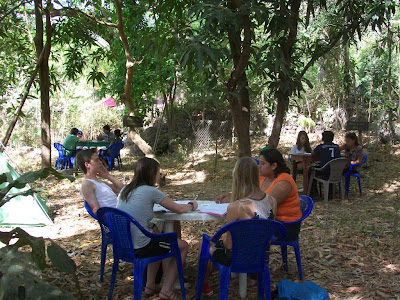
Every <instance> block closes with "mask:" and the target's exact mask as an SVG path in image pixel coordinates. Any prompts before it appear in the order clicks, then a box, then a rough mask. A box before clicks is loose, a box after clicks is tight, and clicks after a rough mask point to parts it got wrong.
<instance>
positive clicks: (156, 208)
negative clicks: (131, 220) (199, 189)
mask: <svg viewBox="0 0 400 300" xmlns="http://www.w3.org/2000/svg"><path fill="white" fill-rule="evenodd" d="M189 202H190V200H179V201H175V203H177V204H188V203H189ZM153 211H154V212H171V211H170V210H169V209H166V208H165V207H164V206H162V205H160V204H155V205H154V207H153Z"/></svg>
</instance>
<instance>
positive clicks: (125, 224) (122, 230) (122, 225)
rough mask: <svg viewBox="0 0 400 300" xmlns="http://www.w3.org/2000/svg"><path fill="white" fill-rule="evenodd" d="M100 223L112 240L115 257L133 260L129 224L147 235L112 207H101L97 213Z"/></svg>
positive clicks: (138, 225) (123, 213)
mask: <svg viewBox="0 0 400 300" xmlns="http://www.w3.org/2000/svg"><path fill="white" fill-rule="evenodd" d="M97 217H98V219H99V221H100V223H101V224H102V225H104V226H107V227H108V228H109V230H110V233H111V236H112V238H113V251H114V253H115V255H116V256H117V257H119V258H120V259H123V260H127V261H131V260H133V259H135V252H134V248H133V242H132V234H131V224H132V225H134V226H136V227H138V228H139V229H140V231H142V232H143V233H144V234H145V235H148V234H149V233H148V232H147V231H146V230H145V229H144V228H143V227H142V226H141V225H140V224H139V223H138V222H137V221H136V220H135V219H134V218H133V217H132V216H130V215H129V214H127V213H126V212H124V211H122V210H119V209H117V208H113V207H101V208H99V210H98V211H97Z"/></svg>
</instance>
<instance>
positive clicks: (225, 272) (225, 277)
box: [219, 267, 231, 300]
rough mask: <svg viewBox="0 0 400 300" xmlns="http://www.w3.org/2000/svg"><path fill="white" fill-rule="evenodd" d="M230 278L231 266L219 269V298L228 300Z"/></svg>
mask: <svg viewBox="0 0 400 300" xmlns="http://www.w3.org/2000/svg"><path fill="white" fill-rule="evenodd" d="M230 280H231V268H226V267H224V268H221V269H220V270H219V300H228V297H229V284H230Z"/></svg>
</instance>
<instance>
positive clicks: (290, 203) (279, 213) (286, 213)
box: [259, 173, 302, 222]
mask: <svg viewBox="0 0 400 300" xmlns="http://www.w3.org/2000/svg"><path fill="white" fill-rule="evenodd" d="M259 180H260V187H261V186H262V184H263V182H264V180H265V177H264V176H260V177H259ZM280 181H287V182H289V183H290V185H291V186H292V190H291V191H290V194H289V196H288V197H287V198H286V199H285V200H284V201H283V202H282V203H281V204H279V205H278V207H277V208H276V214H275V219H276V220H278V221H283V222H293V221H296V220H298V219H300V218H301V216H302V214H301V210H300V198H299V193H298V191H297V186H296V183H295V182H294V180H293V178H292V176H290V174H288V173H281V174H279V175H278V177H277V178H275V180H274V181H273V182H272V183H271V185H270V186H269V187H268V188H267V189H266V190H265V191H264V192H265V193H267V194H269V193H271V190H272V188H273V187H274V185H275V184H277V183H278V182H280Z"/></svg>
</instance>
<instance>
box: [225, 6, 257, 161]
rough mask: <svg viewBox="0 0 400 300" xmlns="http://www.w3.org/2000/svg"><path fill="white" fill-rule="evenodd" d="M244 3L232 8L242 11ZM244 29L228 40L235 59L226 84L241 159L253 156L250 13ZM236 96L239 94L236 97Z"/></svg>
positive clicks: (244, 19)
mask: <svg viewBox="0 0 400 300" xmlns="http://www.w3.org/2000/svg"><path fill="white" fill-rule="evenodd" d="M242 6H243V4H242V2H241V1H239V0H233V1H231V2H230V8H231V9H232V10H234V11H236V10H239V11H240V10H241V9H242ZM242 26H243V27H242V28H239V29H238V28H236V29H231V28H230V29H229V30H228V39H229V46H230V51H231V53H232V57H233V65H234V68H233V71H232V72H231V74H230V78H229V80H228V82H227V83H226V89H227V91H228V95H229V96H228V97H227V99H228V102H229V105H230V108H231V114H232V121H233V127H234V128H235V132H236V135H237V138H238V146H239V147H238V148H239V149H238V150H239V157H243V156H251V149H250V131H249V129H250V100H249V93H248V89H247V85H248V84H247V77H246V68H247V66H248V63H249V58H250V46H251V22H250V16H249V15H248V13H246V12H244V11H243V17H242ZM235 94H238V96H236V95H235Z"/></svg>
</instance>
